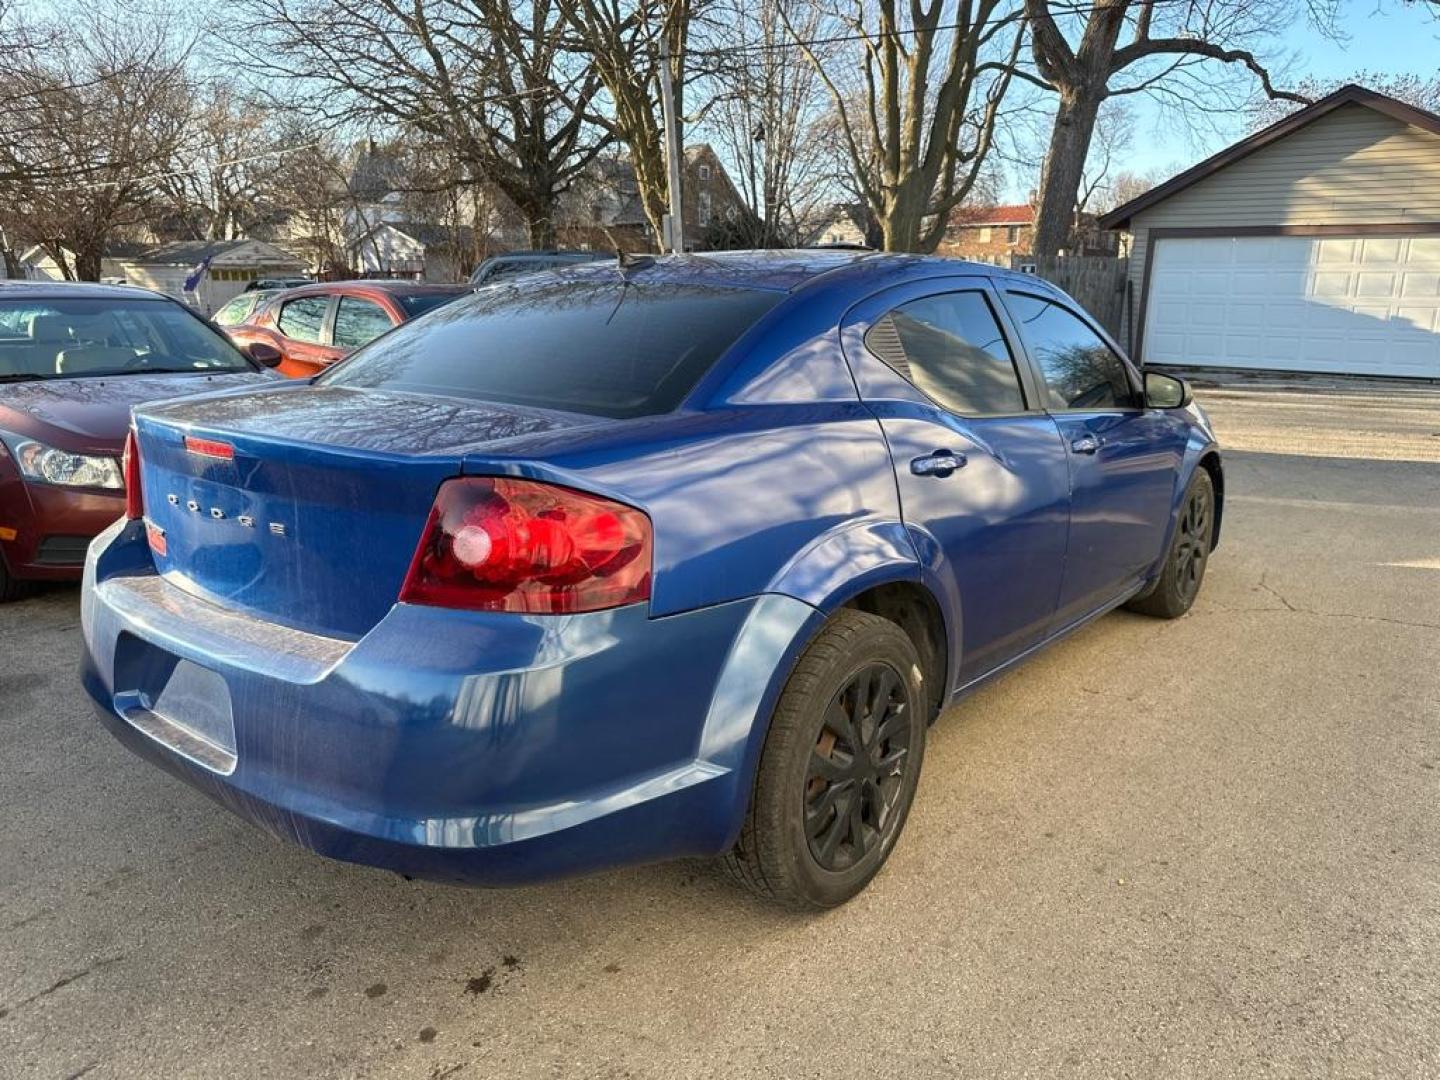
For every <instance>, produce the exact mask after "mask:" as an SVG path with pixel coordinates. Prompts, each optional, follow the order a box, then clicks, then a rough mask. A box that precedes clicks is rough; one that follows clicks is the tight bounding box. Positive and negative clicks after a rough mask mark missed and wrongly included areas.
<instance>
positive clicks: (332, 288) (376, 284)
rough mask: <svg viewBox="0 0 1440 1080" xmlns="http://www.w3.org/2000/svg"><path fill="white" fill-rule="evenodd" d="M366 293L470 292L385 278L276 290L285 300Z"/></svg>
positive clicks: (453, 286)
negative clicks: (345, 293)
mask: <svg viewBox="0 0 1440 1080" xmlns="http://www.w3.org/2000/svg"><path fill="white" fill-rule="evenodd" d="M366 291H370V292H378V293H387V294H388V295H390V296H424V295H426V294H434V293H455V294H457V295H458V294H459V293H464V292H469V291H470V286H469V285H466V284H460V283H456V284H446V283H441V282H436V281H403V280H391V279H387V278H356V279H354V280H351V281H317V282H315V283H314V284H313V285H300V286H298V287H296V288H293V289H283V290H277V292H284V293H285V296H286V298H287V299H288V298H291V297H296V296H324V295H328V294H329V293H332V292H354V293H363V292H366Z"/></svg>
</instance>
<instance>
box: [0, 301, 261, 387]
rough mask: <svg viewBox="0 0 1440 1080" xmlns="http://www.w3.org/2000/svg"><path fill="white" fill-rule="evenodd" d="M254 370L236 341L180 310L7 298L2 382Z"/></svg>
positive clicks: (2, 307)
mask: <svg viewBox="0 0 1440 1080" xmlns="http://www.w3.org/2000/svg"><path fill="white" fill-rule="evenodd" d="M253 370H254V367H253V366H252V365H251V364H250V362H249V361H247V360H246V359H245V358H244V357H243V356H241V355H240V353H239V351H238V350H236V348H235V347H234V346H233V345H231V344H230V342H229V341H227V340H226V339H225V338H224V337H223V336H221V335H220V334H217V333H216V332H215V331H214V330H212V329H211V328H210V326H209V325H207V324H206V323H205V322H204V321H203V320H201V319H198V318H196V317H195V316H193V315H191V314H190V313H189V312H187V311H185V310H184V309H182V308H181V307H180V306H179V305H178V304H171V303H167V302H165V301H161V300H134V299H122V298H118V297H117V298H110V297H106V298H103V299H102V298H97V297H84V298H81V297H76V298H74V299H69V298H46V299H35V300H0V382H19V381H22V380H23V381H28V380H35V379H67V378H70V379H73V378H83V377H86V376H96V375H144V374H147V373H148V374H154V373H156V372H162V371H165V372H183V371H194V372H216V371H253Z"/></svg>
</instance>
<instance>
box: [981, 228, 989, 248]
mask: <svg viewBox="0 0 1440 1080" xmlns="http://www.w3.org/2000/svg"><path fill="white" fill-rule="evenodd" d="M989 242H990V226H989V225H986V226H985V227H984V228H983V229H981V230H980V243H982V244H988V243H989Z"/></svg>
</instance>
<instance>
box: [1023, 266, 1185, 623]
mask: <svg viewBox="0 0 1440 1080" xmlns="http://www.w3.org/2000/svg"><path fill="white" fill-rule="evenodd" d="M1005 303H1006V305H1007V306H1008V308H1009V310H1010V314H1011V316H1012V317H1013V319H1014V322H1015V325H1016V326H1017V327H1018V328H1019V331H1020V337H1021V339H1022V340H1023V342H1024V344H1025V349H1026V351H1027V352H1028V353H1029V355H1030V359H1031V361H1032V362H1033V365H1034V371H1035V375H1036V378H1037V380H1038V381H1039V382H1040V383H1041V390H1042V392H1043V394H1044V395H1045V397H1044V401H1045V406H1046V408H1047V409H1048V410H1049V412H1050V415H1051V416H1052V417H1053V418H1054V422H1055V425H1056V427H1057V428H1058V429H1059V431H1060V435H1061V438H1062V439H1063V440H1064V444H1065V450H1066V453H1067V455H1068V457H1069V462H1070V489H1071V503H1070V539H1069V544H1068V546H1067V548H1066V553H1065V583H1064V586H1063V588H1062V590H1061V597H1060V604H1059V607H1058V610H1057V612H1056V620H1055V629H1059V628H1061V627H1063V626H1065V625H1066V624H1068V623H1070V622H1073V621H1074V620H1075V619H1078V618H1081V617H1082V616H1084V615H1087V614H1089V613H1090V612H1092V611H1094V610H1096V609H1097V608H1100V607H1103V606H1104V605H1106V604H1108V603H1111V602H1113V601H1114V600H1115V599H1116V598H1117V597H1119V596H1120V595H1121V594H1122V593H1124V592H1125V591H1126V590H1128V589H1130V588H1132V587H1133V586H1134V585H1135V584H1137V583H1138V582H1139V580H1140V579H1141V577H1142V576H1143V575H1144V573H1145V571H1146V570H1148V569H1149V568H1150V567H1151V566H1152V565H1153V564H1154V563H1155V561H1156V560H1157V559H1158V558H1159V556H1160V549H1161V546H1162V545H1163V544H1164V538H1165V532H1166V527H1167V525H1168V524H1169V521H1170V512H1171V505H1172V501H1173V496H1174V491H1175V480H1176V477H1177V476H1178V475H1179V467H1180V459H1181V456H1182V455H1183V454H1184V452H1185V443H1186V438H1187V434H1188V432H1187V429H1186V425H1185V422H1184V421H1183V420H1182V419H1181V418H1179V417H1177V416H1175V415H1174V414H1172V413H1168V412H1165V411H1163V410H1158V409H1148V410H1147V409H1146V408H1144V405H1143V396H1142V392H1141V384H1140V376H1139V374H1138V373H1137V372H1136V371H1135V369H1134V368H1132V367H1131V366H1130V364H1129V362H1128V361H1126V360H1125V359H1124V357H1122V356H1121V354H1120V352H1119V350H1117V349H1116V348H1114V347H1113V346H1112V345H1111V344H1110V343H1109V342H1107V341H1106V340H1105V338H1104V336H1103V335H1102V334H1101V333H1100V331H1099V330H1097V329H1096V328H1095V326H1094V325H1093V324H1092V323H1091V322H1090V321H1089V320H1088V319H1087V318H1085V317H1084V316H1082V315H1081V314H1080V313H1079V311H1078V310H1076V309H1074V308H1071V307H1069V306H1068V305H1066V304H1064V303H1061V302H1059V301H1058V300H1057V299H1056V298H1054V297H1051V296H1046V295H1043V294H1041V293H1040V292H1039V291H1036V292H1034V293H1029V292H1025V291H1021V290H1010V291H1007V292H1006V294H1005Z"/></svg>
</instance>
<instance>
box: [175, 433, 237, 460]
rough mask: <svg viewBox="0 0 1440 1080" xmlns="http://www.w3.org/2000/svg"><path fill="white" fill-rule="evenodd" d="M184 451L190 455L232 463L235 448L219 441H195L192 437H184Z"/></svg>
mask: <svg viewBox="0 0 1440 1080" xmlns="http://www.w3.org/2000/svg"><path fill="white" fill-rule="evenodd" d="M185 449H186V450H188V451H190V453H192V454H200V455H202V456H204V457H213V458H222V459H224V460H225V461H233V460H234V458H235V447H233V446H231V445H230V444H229V443H227V442H221V441H220V440H219V439H197V438H196V437H195V436H194V435H186V436H185Z"/></svg>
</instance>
